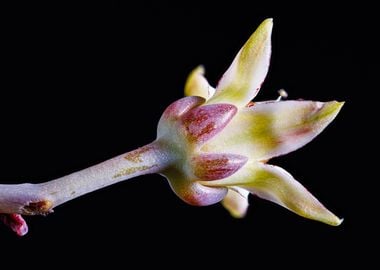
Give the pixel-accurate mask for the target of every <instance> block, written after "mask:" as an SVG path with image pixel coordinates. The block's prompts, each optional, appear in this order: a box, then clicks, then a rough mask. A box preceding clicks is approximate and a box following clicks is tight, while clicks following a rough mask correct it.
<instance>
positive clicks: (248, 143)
mask: <svg viewBox="0 0 380 270" xmlns="http://www.w3.org/2000/svg"><path fill="white" fill-rule="evenodd" d="M342 106H343V102H336V101H331V102H326V103H323V102H314V101H280V102H262V103H255V104H254V105H253V106H252V107H249V108H244V109H241V110H239V113H238V114H237V115H236V116H235V117H234V118H233V119H232V121H231V122H230V123H229V124H228V126H227V127H226V128H225V129H224V130H223V131H222V132H220V133H219V134H218V135H217V136H215V138H213V140H211V141H209V142H207V144H206V145H204V149H203V150H204V151H207V152H220V151H228V152H229V153H235V154H241V155H246V156H248V157H250V158H252V159H255V160H268V159H270V158H272V157H276V156H279V155H284V154H287V153H289V152H292V151H294V150H297V149H298V148H300V147H302V146H304V145H305V144H307V143H308V142H310V141H311V140H312V139H314V138H315V137H316V136H317V135H318V134H319V133H321V132H322V131H323V130H324V129H325V128H326V127H327V125H328V124H329V123H331V122H332V121H333V120H334V118H335V117H336V115H337V114H338V112H339V110H340V109H341V108H342Z"/></svg>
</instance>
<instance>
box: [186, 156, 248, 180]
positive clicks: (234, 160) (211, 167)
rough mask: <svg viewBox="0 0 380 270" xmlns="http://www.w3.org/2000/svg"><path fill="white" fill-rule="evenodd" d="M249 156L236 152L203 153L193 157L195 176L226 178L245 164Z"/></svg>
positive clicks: (212, 178)
mask: <svg viewBox="0 0 380 270" xmlns="http://www.w3.org/2000/svg"><path fill="white" fill-rule="evenodd" d="M247 161H248V158H247V157H245V156H241V155H234V154H202V155H199V156H196V157H194V158H193V159H192V164H193V169H194V174H195V176H197V177H199V178H200V179H201V180H205V181H211V180H217V179H222V178H226V177H228V176H230V175H232V174H234V173H235V172H236V171H237V170H239V169H240V168H241V167H243V166H244V164H245V163H246V162H247Z"/></svg>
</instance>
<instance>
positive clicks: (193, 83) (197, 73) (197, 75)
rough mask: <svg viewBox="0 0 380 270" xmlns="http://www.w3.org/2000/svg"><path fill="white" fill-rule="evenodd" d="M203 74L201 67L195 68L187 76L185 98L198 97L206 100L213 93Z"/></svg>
mask: <svg viewBox="0 0 380 270" xmlns="http://www.w3.org/2000/svg"><path fill="white" fill-rule="evenodd" d="M204 74H205V69H204V67H203V66H198V67H196V68H195V69H194V70H193V71H192V72H191V73H190V74H189V76H188V77H187V80H186V84H185V96H198V97H203V98H204V99H206V100H207V99H209V98H210V97H211V96H212V95H213V94H214V93H215V89H214V88H213V87H211V86H210V85H209V83H208V81H207V80H206V78H205V77H204Z"/></svg>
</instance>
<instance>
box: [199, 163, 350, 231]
mask: <svg viewBox="0 0 380 270" xmlns="http://www.w3.org/2000/svg"><path fill="white" fill-rule="evenodd" d="M247 165H248V164H247ZM249 165H251V166H245V167H244V168H245V169H244V168H243V169H241V170H239V171H238V172H237V173H236V174H234V175H232V176H230V177H228V178H225V179H222V180H216V181H208V182H202V184H205V185H208V186H213V187H219V186H227V187H229V186H239V187H242V188H245V189H247V190H249V191H250V192H251V193H253V194H256V195H258V196H259V197H261V198H263V199H266V200H269V201H272V202H274V203H277V204H279V205H281V206H283V207H285V208H287V209H289V210H290V211H293V212H294V213H296V214H298V215H300V216H303V217H306V218H309V219H314V220H317V221H321V222H324V223H326V224H329V225H333V226H338V225H340V224H341V222H342V220H340V219H339V218H338V217H336V216H335V215H334V214H333V213H331V212H330V211H329V210H328V209H326V208H325V207H324V206H323V205H322V204H321V203H320V202H319V201H318V200H317V199H316V198H315V197H314V196H313V195H312V194H311V193H310V192H309V191H307V190H306V188H304V187H303V186H302V185H301V184H300V183H299V182H297V181H296V180H295V179H294V178H293V177H292V176H291V175H290V174H289V173H288V172H286V171H285V170H283V169H281V168H279V167H276V166H272V165H266V164H262V163H256V164H249Z"/></svg>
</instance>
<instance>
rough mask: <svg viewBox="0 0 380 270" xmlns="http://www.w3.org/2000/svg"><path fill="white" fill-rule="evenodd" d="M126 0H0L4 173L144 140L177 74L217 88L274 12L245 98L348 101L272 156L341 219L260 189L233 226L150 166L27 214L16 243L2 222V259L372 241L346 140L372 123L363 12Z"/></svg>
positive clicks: (266, 250)
mask: <svg viewBox="0 0 380 270" xmlns="http://www.w3.org/2000/svg"><path fill="white" fill-rule="evenodd" d="M127 2H128V1H124V2H117V1H108V2H93V1H92V2H88V3H84V2H80V3H77V2H74V3H70V4H69V3H65V2H55V3H54V4H52V3H50V2H45V3H39V4H36V3H33V4H31V3H29V4H22V3H18V4H14V5H12V6H11V7H6V8H4V9H3V10H2V13H4V14H3V16H2V23H1V32H2V34H1V43H2V50H1V59H2V61H1V66H2V76H1V77H2V83H1V89H2V90H1V98H0V103H1V106H0V121H1V127H2V130H1V135H0V136H1V141H0V146H1V155H2V165H1V176H0V182H1V183H21V182H36V183H37V182H41V181H47V180H49V179H53V178H56V177H59V176H63V175H65V174H68V173H71V172H74V171H76V170H79V169H82V168H85V167H88V166H90V165H93V164H96V163H98V162H101V161H103V160H106V159H108V158H111V157H113V156H115V155H118V154H121V153H123V152H126V151H129V150H132V149H135V148H136V147H138V146H142V145H144V144H146V143H149V142H151V141H153V140H154V138H155V133H156V124H157V122H158V119H159V117H160V115H161V113H162V112H163V110H164V109H165V108H166V106H168V105H169V104H170V103H171V102H173V101H174V100H176V99H178V98H180V97H182V95H183V85H184V82H185V79H186V77H187V75H188V73H189V72H190V71H191V70H192V69H193V68H194V67H196V66H197V65H199V64H203V65H204V66H205V68H206V76H207V78H208V79H209V81H210V83H211V84H213V85H215V84H216V83H217V81H218V79H219V78H220V76H221V75H222V74H223V72H224V71H225V69H226V68H227V67H228V66H229V64H230V62H231V61H232V59H233V57H234V56H235V54H236V53H237V51H238V50H239V49H240V47H241V46H242V45H243V43H244V42H245V41H246V40H247V38H248V37H249V36H250V34H251V33H252V32H253V31H254V30H255V28H256V27H257V26H258V25H259V23H260V22H261V21H262V20H263V19H265V18H268V17H273V18H274V30H273V39H272V42H273V54H272V60H271V68H270V70H269V74H268V76H267V79H266V82H265V83H264V85H263V87H262V91H261V92H260V94H259V95H258V96H257V100H265V99H274V98H276V96H277V90H278V89H280V88H285V89H286V90H287V91H288V93H289V99H298V98H303V99H311V100H321V101H328V100H339V101H342V100H344V101H346V105H345V106H344V108H343V110H342V111H341V113H340V114H339V115H338V117H337V119H336V120H335V121H334V122H333V123H332V124H331V126H329V127H328V128H327V129H326V130H325V131H324V132H323V133H322V134H321V135H320V136H319V137H318V138H316V139H315V140H314V141H313V142H311V143H310V144H309V145H307V146H306V147H304V148H302V149H300V150H299V151H297V152H295V153H291V154H289V155H287V156H284V157H280V158H276V159H273V160H272V161H271V163H272V164H276V165H280V166H282V167H284V168H285V169H286V170H288V171H289V172H291V173H292V174H293V175H294V176H295V178H296V179H298V180H299V181H300V182H301V183H303V184H304V185H305V186H306V187H307V188H308V189H309V190H310V191H311V192H312V193H313V194H314V195H315V196H316V197H317V198H319V199H320V200H321V201H322V202H323V203H324V204H325V205H326V206H327V207H328V208H329V209H331V210H332V211H333V212H334V213H336V214H337V215H338V216H340V217H344V218H345V221H344V223H343V224H342V225H341V226H340V227H330V226H328V225H325V224H321V223H317V222H314V221H310V220H306V219H303V218H300V217H298V216H296V215H294V214H292V213H291V212H289V211H287V210H285V209H283V208H281V207H278V206H276V205H273V204H271V203H269V202H267V201H263V200H260V199H258V198H251V199H250V202H251V207H250V209H249V212H248V215H247V217H246V218H245V219H242V220H235V219H232V218H231V217H230V216H229V215H228V213H227V212H226V211H225V210H224V209H223V208H222V207H221V206H220V205H215V206H210V207H204V208H197V207H192V206H188V205H186V204H184V203H183V202H182V201H180V200H179V199H178V198H177V197H176V196H175V195H174V193H173V192H172V191H171V190H170V188H169V186H168V184H167V183H166V181H165V180H164V179H163V178H162V177H161V176H159V175H148V176H142V177H138V178H137V179H134V180H132V181H127V182H124V183H120V184H117V185H115V186H112V187H107V188H105V189H103V190H100V191H96V192H94V193H91V194H89V195H86V196H83V197H81V198H78V199H76V200H74V201H71V202H68V203H67V204H65V205H63V206H60V207H58V208H56V209H55V213H54V214H52V215H49V216H48V217H26V219H27V221H28V223H29V227H30V231H29V234H28V235H26V236H25V237H23V238H18V237H16V236H15V235H13V233H11V232H10V231H9V230H8V229H7V228H5V226H3V225H0V249H3V250H2V254H6V255H4V256H9V255H11V254H13V255H15V254H16V255H17V254H20V253H22V254H23V256H24V257H23V258H24V261H26V262H28V263H30V264H33V261H35V260H34V259H35V258H39V260H40V259H41V258H45V257H51V258H53V259H55V260H56V262H59V263H60V264H67V265H71V264H72V263H73V262H74V261H75V260H78V259H79V260H82V261H88V262H90V261H95V262H99V263H100V262H105V263H108V264H110V265H111V264H112V263H118V262H121V263H123V265H124V266H125V267H129V266H130V265H133V264H134V263H139V265H140V266H141V267H142V266H146V265H147V264H148V263H150V262H154V263H155V264H156V265H157V267H158V266H160V265H162V266H169V267H170V266H176V267H178V268H182V267H184V266H193V267H202V266H209V267H211V266H213V267H215V268H216V267H218V266H223V265H227V264H228V263H229V264H231V265H233V267H236V268H237V267H241V266H245V267H247V266H248V267H249V268H252V269H255V268H256V269H261V268H263V267H262V266H261V267H258V266H257V264H259V265H265V266H266V267H270V266H271V265H272V264H280V265H282V266H284V267H285V266H291V267H297V266H298V267H301V268H305V269H307V268H308V267H311V266H321V267H326V266H332V265H334V266H338V265H342V264H344V263H346V262H360V263H362V264H364V263H367V262H368V258H366V254H367V253H368V252H369V251H367V249H366V248H365V245H364V246H363V243H365V242H371V241H374V238H373V237H374V236H373V235H371V236H368V235H367V234H366V232H367V229H368V230H369V227H365V226H361V225H362V224H363V222H365V220H366V219H370V218H371V217H370V216H369V215H368V214H369V213H370V211H369V210H368V208H365V207H364V204H365V203H363V201H362V199H361V198H360V195H361V193H362V191H363V189H364V190H368V189H369V190H370V189H371V186H370V185H368V183H367V181H368V179H367V178H366V177H364V172H363V171H364V170H366V168H365V167H364V165H361V164H360V162H362V161H363V159H364V157H363V155H362V154H358V152H360V151H362V150H363V148H365V147H364V146H362V144H360V142H361V140H360V139H358V138H359V136H361V134H362V132H361V131H362V130H363V129H364V128H365V127H366V123H367V122H366V121H368V122H370V120H368V118H365V119H363V118H360V116H359V113H360V112H363V109H365V108H367V109H368V108H369V110H372V108H371V107H369V106H364V105H363V103H362V102H363V101H364V100H365V98H367V99H368V98H369V99H372V98H371V91H373V86H372V87H371V86H369V84H368V81H369V79H370V77H371V76H370V75H369V72H370V70H371V67H372V66H371V63H370V62H371V60H372V58H373V56H372V55H373V53H372V51H371V44H372V41H371V37H372V36H373V35H374V34H373V32H372V29H371V28H370V27H371V25H373V23H374V21H375V20H374V17H373V15H372V14H371V12H372V10H371V8H370V7H367V6H366V5H365V4H364V3H362V4H361V5H360V6H348V5H347V4H345V5H344V6H337V7H332V6H330V5H327V4H323V3H321V2H318V3H317V2H315V3H313V2H309V1H305V3H304V4H298V5H295V4H294V5H289V4H288V5H284V4H282V6H279V5H278V4H276V3H269V2H265V3H266V4H263V3H261V2H258V1H231V2H229V3H225V4H223V3H218V2H215V3H208V4H206V3H205V2H201V1H199V2H197V1H191V2H182V3H175V4H173V3H169V2H162V1H157V2H155V3H148V2H144V1H142V2H140V4H128V3H127ZM306 2H307V3H306ZM369 90H371V91H369ZM366 140H369V137H368V138H367V139H366ZM357 175H359V176H357ZM364 182H365V183H364ZM365 192H366V191H365ZM64 246H68V247H67V248H64ZM86 251H88V252H89V254H90V255H86ZM4 252H6V253H4ZM8 254H9V255H8ZM362 255H364V256H362ZM4 258H5V257H4ZM7 258H8V257H7ZM174 258H175V259H178V260H179V261H180V263H179V264H177V263H175V260H174ZM303 260H304V261H303ZM21 261H23V260H21Z"/></svg>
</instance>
